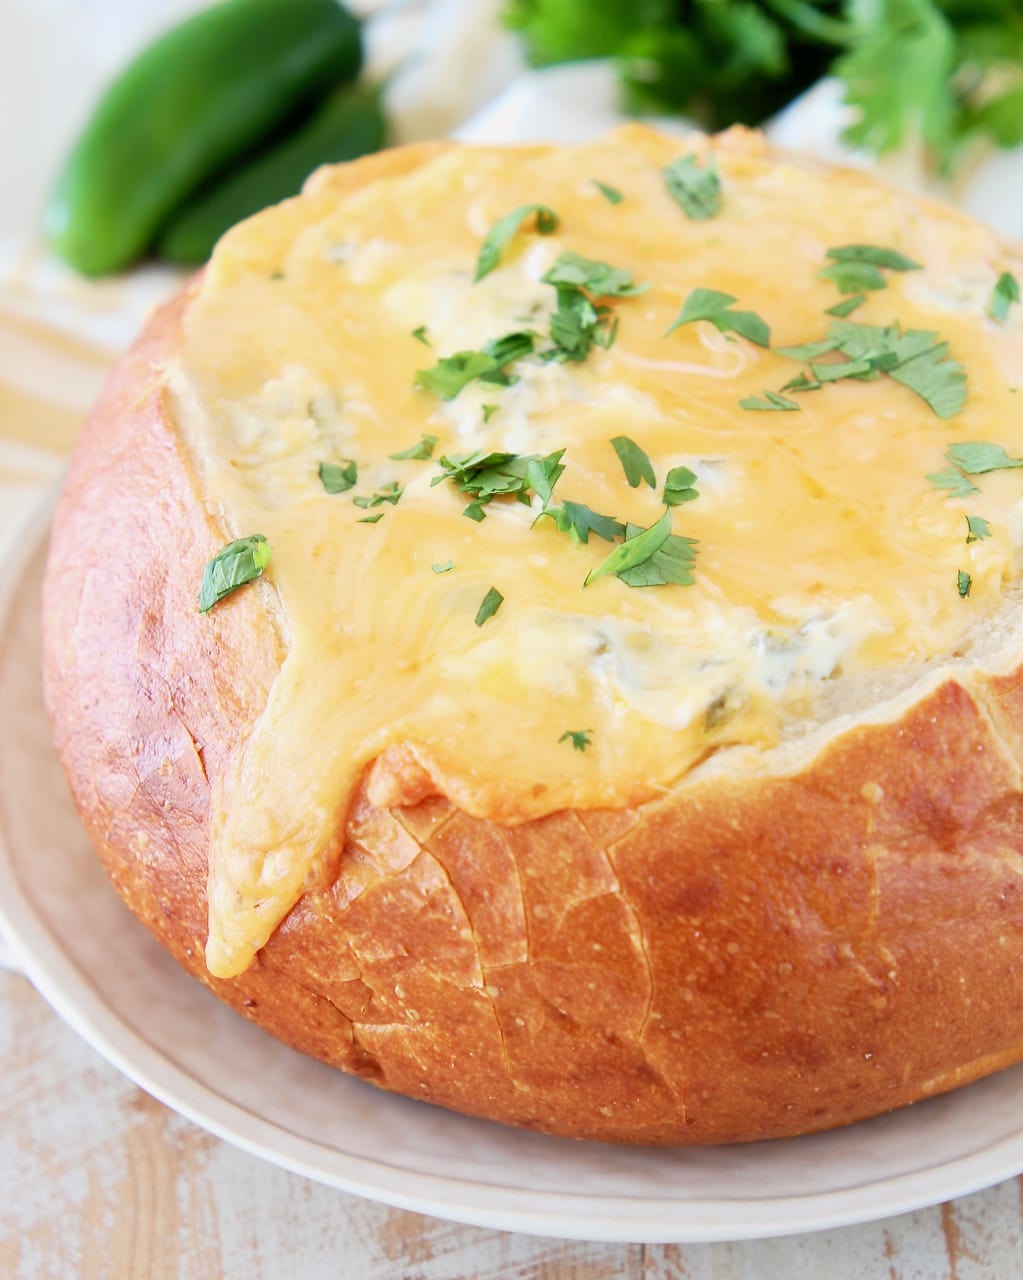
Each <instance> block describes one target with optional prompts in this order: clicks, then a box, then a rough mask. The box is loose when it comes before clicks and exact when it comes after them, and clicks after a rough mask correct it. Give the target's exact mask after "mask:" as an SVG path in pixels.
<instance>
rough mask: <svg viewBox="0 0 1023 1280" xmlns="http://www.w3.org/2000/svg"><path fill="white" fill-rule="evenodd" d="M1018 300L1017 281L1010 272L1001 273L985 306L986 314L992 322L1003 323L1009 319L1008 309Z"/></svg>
mask: <svg viewBox="0 0 1023 1280" xmlns="http://www.w3.org/2000/svg"><path fill="white" fill-rule="evenodd" d="M1019 300H1020V296H1019V281H1018V280H1017V279H1016V277H1015V276H1014V275H1013V274H1012V272H1011V271H1003V272H1002V274H1001V275H1000V276H999V277H998V280H997V281H996V282H995V287H994V289H993V291H992V293H991V301H990V302H989V303H988V304H987V313H988V315H989V316H990V317H991V319H992V320H1001V321H1002V322H1003V323H1004V322H1005V321H1006V320H1008V318H1009V308H1010V307H1011V306H1012V304H1013V303H1014V302H1019Z"/></svg>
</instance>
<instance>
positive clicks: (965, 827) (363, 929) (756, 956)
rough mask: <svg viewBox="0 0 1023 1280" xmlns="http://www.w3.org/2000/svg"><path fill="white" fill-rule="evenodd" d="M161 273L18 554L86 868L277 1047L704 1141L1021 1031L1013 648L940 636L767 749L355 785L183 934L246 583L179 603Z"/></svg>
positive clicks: (596, 1125) (388, 1083)
mask: <svg viewBox="0 0 1023 1280" xmlns="http://www.w3.org/2000/svg"><path fill="white" fill-rule="evenodd" d="M187 296H188V295H187V293H186V294H184V295H182V296H181V297H180V298H178V299H177V300H176V301H175V302H174V303H172V304H171V305H170V306H169V307H168V308H166V309H165V310H164V311H163V312H162V313H160V314H159V315H158V316H157V317H156V318H155V319H154V321H153V322H152V324H151V325H150V327H149V329H148V331H147V333H146V334H145V336H144V337H143V339H142V340H141V342H140V343H139V344H138V345H137V347H136V348H135V349H134V351H133V352H132V353H131V354H130V356H129V357H128V358H127V359H126V361H125V362H124V363H123V364H122V366H121V367H120V369H119V370H118V372H117V373H116V375H115V376H114V378H113V380H112V381H111V383H110V384H109V385H108V387H107V389H106V392H105V394H104V396H103V398H102V400H101V402H100V404H99V405H98V407H97V409H96V411H95V413H94V414H93V416H92V419H91V421H90V423H89V425H88V428H87V431H86V433H85V436H84V439H83V441H82V444H81V447H80V449H79V451H78V453H77V455H76V458H75V460H74V464H73V466H72V469H71V472H70V475H69V478H68V480H67V484H66V488H65V491H64V495H63V499H62V502H61V505H60V510H59V512H58V515H57V519H56V524H55V528H54V534H53V542H52V548H51V554H50V562H49V568H48V574H47V580H46V584H45V601H44V614H45V626H46V647H45V680H46V696H47V702H48V707H49V711H50V714H51V716H52V719H53V722H54V726H55V733H56V739H57V743H58V748H59V752H60V755H61V758H62V761H63V764H64V767H65V769H66V771H67V774H68V776H69V779H70V782H71V786H72V789H73V792H74V796H75V800H76V803H77V805H78V807H79V809H80V811H81V813H82V816H83V819H84V821H85V823H86V825H87V826H88V829H89V831H90V833H91V835H92V838H93V840H94V841H95V843H96V846H97V848H98V850H99V852H100V855H101V857H102V859H103V861H104V864H105V866H106V868H107V871H108V872H109V874H110V876H111V878H112V880H113V882H114V884H115V885H116V886H117V888H118V889H119V891H120V892H121V894H122V895H123V896H124V898H125V899H126V900H127V902H128V903H129V905H130V906H131V908H132V909H133V910H134V911H135V913H136V914H137V915H138V916H139V917H140V918H141V919H142V920H144V921H145V923H146V924H147V925H148V926H149V927H150V929H152V930H153V932H154V933H155V934H156V935H157V937H159V938H160V939H161V941H162V942H163V943H164V944H165V945H166V946H167V947H168V948H169V949H170V950H171V951H172V952H173V953H174V955H175V956H177V958H178V959H179V960H180V962H181V963H182V964H183V965H184V966H185V967H186V969H188V970H189V971H190V972H192V973H193V974H194V975H195V976H196V977H198V978H199V979H200V980H201V981H203V982H205V983H206V984H207V985H208V986H210V987H211V988H212V989H213V990H214V991H215V992H216V993H217V994H218V995H219V996H220V997H222V998H223V999H224V1000H226V1001H227V1002H228V1003H229V1004H231V1005H233V1006H234V1007H235V1008H238V1009H240V1010H242V1011H243V1012H244V1013H245V1014H246V1016H248V1017H249V1018H251V1019H252V1020H253V1021H255V1022H257V1023H258V1024H260V1025H261V1026H262V1027H264V1028H266V1030H268V1031H269V1032H271V1033H272V1034H274V1035H276V1036H278V1037H280V1038H281V1039H283V1040H285V1041H286V1042H288V1043H289V1044H291V1045H293V1046H294V1047H295V1048H296V1049H299V1050H301V1051H303V1052H305V1053H309V1054H312V1055H314V1056H316V1057H318V1058H321V1059H323V1060H324V1061H326V1062H329V1063H333V1064H334V1065H336V1066H337V1067H340V1068H341V1069H343V1070H345V1071H347V1072H350V1073H353V1074H355V1075H358V1076H361V1077H362V1078H364V1079H366V1080H368V1081H371V1082H373V1083H375V1084H377V1085H380V1086H381V1087H383V1088H385V1089H389V1090H393V1091H395V1092H397V1093H401V1094H407V1095H410V1096H412V1097H416V1098H422V1099H425V1100H428V1101H431V1102H435V1103H439V1104H441V1105H443V1106H446V1107H451V1108H454V1109H456V1110H458V1111H461V1112H466V1113H469V1114H472V1115H478V1116H485V1117H490V1118H493V1119H496V1120H500V1121H504V1122H506V1123H510V1124H515V1125H523V1126H527V1127H532V1128H536V1129H541V1130H545V1131H549V1132H552V1133H557V1134H562V1135H567V1136H570V1137H576V1138H594V1139H604V1140H614V1141H623V1142H646V1143H720V1142H735V1141H742V1140H747V1139H759V1138H767V1137H776V1136H781V1135H791V1134H797V1133H803V1132H808V1131H812V1130H818V1129H825V1128H828V1127H832V1126H836V1125H842V1124H846V1123H849V1122H850V1121H855V1120H857V1119H860V1118H862V1117H866V1116H870V1115H873V1114H876V1113H879V1112H883V1111H886V1110H889V1109H892V1108H896V1107H900V1106H902V1105H904V1104H906V1103H910V1102H913V1101H914V1100H917V1099H920V1098H923V1097H926V1096H928V1095H930V1094H935V1093H938V1092H941V1091H943V1090H946V1089H949V1088H952V1087H954V1086H957V1085H960V1084H963V1083H965V1082H967V1081H969V1080H972V1079H975V1078H977V1077H979V1076H981V1075H984V1074H986V1073H988V1072H990V1071H993V1070H996V1069H998V1068H1000V1067H1003V1066H1006V1065H1008V1064H1010V1063H1012V1062H1015V1061H1017V1060H1018V1059H1019V1058H1021V1057H1023V963H1021V959H1020V957H1021V956H1023V877H1021V869H1023V856H1021V850H1023V794H1021V788H1020V768H1019V764H1018V761H1019V760H1020V759H1023V729H1021V726H1023V674H1021V673H1020V672H1017V673H1015V674H1012V675H1005V676H1000V677H987V676H983V675H981V674H979V673H977V672H975V671H970V670H968V669H967V668H963V669H962V672H961V674H960V676H959V677H958V678H953V677H952V676H951V675H949V676H947V677H946V678H938V679H935V678H931V679H930V680H929V682H928V684H927V686H926V689H925V691H924V693H923V694H922V695H921V696H919V697H917V698H916V700H915V701H914V700H912V699H911V698H909V697H907V698H905V699H904V700H903V702H902V704H900V706H901V710H900V711H899V713H898V714H894V713H893V715H892V716H891V717H890V718H888V719H886V720H879V719H877V718H876V717H875V722H872V723H871V722H867V721H862V722H860V723H850V724H848V725H846V726H845V727H844V728H843V729H842V731H841V732H836V733H834V734H833V735H832V737H831V739H830V740H829V741H828V743H827V745H825V746H824V747H823V748H822V749H821V750H820V751H819V752H818V753H817V754H813V755H810V756H808V757H807V758H805V759H803V760H802V761H801V763H800V767H799V769H798V771H795V772H791V773H788V774H784V775H782V774H779V775H776V776H771V775H767V774H761V775H759V776H739V777H729V776H727V775H726V774H725V773H724V771H723V770H716V771H713V772H712V773H711V774H709V775H708V776H704V777H700V776H697V777H695V778H693V779H691V780H689V781H688V782H687V783H686V784H685V785H683V786H682V787H680V788H679V789H678V791H677V792H675V793H674V794H672V795H669V796H667V797H665V798H664V799H663V800H661V801H658V802H656V803H653V804H649V805H647V806H644V807H643V808H640V809H635V810H629V811H624V812H611V811H594V812H572V811H568V812H561V813H556V814H553V815H552V816H550V817H547V818H544V819H543V820H539V821H531V822H527V823H524V824H521V825H517V826H509V827H502V826H499V825H497V824H493V823H488V822H486V821H482V820H479V819H475V818H472V817H470V816H468V815H467V814H465V813H464V812H461V811H460V810H458V809H457V808H456V807H454V806H453V805H452V804H450V803H449V802H448V801H446V800H445V799H444V798H443V797H439V796H435V795H434V796H430V795H427V796H425V797H424V798H423V799H422V800H421V801H420V802H419V803H417V804H414V805H410V806H406V807H403V808H394V809H389V808H387V807H383V806H380V805H378V804H374V803H373V800H372V799H371V796H373V795H377V796H378V797H379V795H380V792H381V789H380V788H379V787H378V788H377V789H376V790H374V785H373V776H372V773H373V771H372V768H371V769H370V770H369V771H368V772H367V775H366V777H364V779H363V783H362V786H361V787H360V790H359V792H358V794H357V797H356V800H355V804H354V806H353V808H352V811H351V813H350V814H349V818H348V825H347V829H346V833H345V844H344V851H343V856H342V858H341V864H340V872H339V875H338V878H337V880H336V881H335V882H334V883H333V884H331V885H329V886H327V887H326V888H324V889H322V890H321V891H319V892H315V893H310V894H308V895H307V896H306V897H304V898H303V899H302V900H301V901H300V902H299V903H298V905H297V906H296V907H295V908H294V909H293V910H292V911H291V913H290V915H289V916H288V917H287V919H286V920H285V922H284V923H283V925H282V926H281V927H280V928H279V929H278V931H277V932H276V934H275V935H274V936H273V937H272V939H271V941H270V942H269V944H268V945H267V946H266V947H264V949H263V950H262V951H261V953H260V954H259V956H258V958H257V960H256V962H255V963H254V965H253V966H252V967H251V968H250V969H249V970H248V971H247V972H245V973H244V974H242V975H241V976H240V977H237V978H235V979H232V980H230V981H218V980H216V979H213V978H211V977H210V976H209V975H208V973H207V972H206V970H205V966H204V963H203V945H204V941H205V933H206V898H205V882H206V856H207V855H206V842H207V824H208V818H209V797H210V780H211V779H214V778H216V777H217V776H219V774H220V773H221V772H222V771H223V770H224V769H225V767H226V765H227V761H228V758H229V754H230V752H231V750H232V748H233V746H234V745H235V744H236V743H237V742H238V741H239V738H240V736H241V735H242V734H244V732H245V730H246V727H247V726H249V725H251V723H252V722H253V721H254V719H255V717H256V716H257V715H258V713H259V711H260V709H261V708H262V706H263V705H264V703H265V700H266V697H267V692H268V690H269V688H270V685H271V683H272V681H273V678H274V675H275V673H276V671H277V669H278V667H279V665H280V661H281V656H282V655H281V652H280V648H279V642H278V641H277V640H276V639H275V633H274V630H273V628H271V627H268V626H267V625H265V620H266V603H265V599H264V597H263V596H262V595H261V593H260V592H258V591H249V592H244V593H240V594H239V596H238V598H237V599H236V601H235V602H234V603H233V606H232V608H230V609H225V610H218V611H214V613H213V614H210V615H209V616H208V617H205V618H200V617H199V616H198V615H197V613H196V611H195V603H194V601H195V584H196V583H197V582H198V581H199V579H200V576H201V571H202V566H203V563H204V562H205V560H206V559H207V558H208V557H209V556H210V555H211V554H213V553H214V551H216V550H217V549H218V547H219V546H220V545H221V544H222V542H223V536H222V531H220V530H219V529H218V528H217V526H216V524H215V521H214V520H213V519H212V517H211V516H210V515H208V513H207V512H206V509H205V506H204V502H203V496H202V493H201V490H200V485H199V480H198V478H197V476H196V475H195V473H194V471H193V469H192V468H191V465H190V463H189V461H188V458H187V457H186V455H185V452H184V450H183V446H182V444H181V442H180V440H179V437H178V434H177V432H176V430H175V425H174V422H173V421H172V420H171V418H170V416H169V411H168V400H167V396H166V393H165V391H164V389H163V386H162V381H161V366H162V364H163V363H164V361H165V360H166V359H167V358H168V357H169V356H170V355H171V354H172V353H173V352H174V351H175V350H176V348H177V346H178V344H179V331H180V325H181V317H182V312H183V308H184V307H185V306H186V305H187Z"/></svg>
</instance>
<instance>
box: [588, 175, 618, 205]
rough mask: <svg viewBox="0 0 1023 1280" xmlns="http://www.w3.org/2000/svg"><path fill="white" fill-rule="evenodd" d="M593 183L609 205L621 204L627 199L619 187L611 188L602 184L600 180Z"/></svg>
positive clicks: (597, 179)
mask: <svg viewBox="0 0 1023 1280" xmlns="http://www.w3.org/2000/svg"><path fill="white" fill-rule="evenodd" d="M593 181H594V184H595V186H596V188H597V190H598V191H599V192H600V194H601V195H602V196H603V197H604V199H605V200H606V201H607V202H608V204H621V203H622V201H623V200H624V199H625V197H624V196H623V195H622V193H621V192H620V191H619V190H618V188H617V187H612V186H609V185H608V184H607V183H606V182H601V181H600V180H599V178H594V179H593Z"/></svg>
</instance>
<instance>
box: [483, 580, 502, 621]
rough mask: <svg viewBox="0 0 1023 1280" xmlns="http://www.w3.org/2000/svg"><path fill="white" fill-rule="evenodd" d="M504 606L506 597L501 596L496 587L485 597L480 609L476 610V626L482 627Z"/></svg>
mask: <svg viewBox="0 0 1023 1280" xmlns="http://www.w3.org/2000/svg"><path fill="white" fill-rule="evenodd" d="M502 604H504V596H503V595H501V593H500V591H498V589H497V588H496V587H491V588H490V590H489V591H488V592H487V594H486V595H485V596H484V597H483V601H482V603H481V604H480V607H479V608H478V609H477V610H476V625H477V626H478V627H482V626H483V624H484V622H486V621H487V619H488V618H492V617H493V616H494V614H495V613H496V612H497V611H498V609H500V607H501V605H502Z"/></svg>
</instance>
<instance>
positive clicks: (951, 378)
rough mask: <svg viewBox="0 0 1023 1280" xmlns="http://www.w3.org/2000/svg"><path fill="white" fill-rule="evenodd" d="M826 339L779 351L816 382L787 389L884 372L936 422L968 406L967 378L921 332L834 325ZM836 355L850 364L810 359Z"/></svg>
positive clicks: (934, 339)
mask: <svg viewBox="0 0 1023 1280" xmlns="http://www.w3.org/2000/svg"><path fill="white" fill-rule="evenodd" d="M828 334H829V336H828V337H827V338H824V339H822V340H821V341H819V342H809V343H804V344H803V345H802V346H796V347H777V348H776V351H777V352H778V354H779V355H781V356H785V357H786V358H787V359H790V360H806V361H808V362H809V363H810V368H811V371H812V373H813V375H814V377H815V379H816V380H817V381H816V383H810V382H809V381H807V382H806V383H802V384H801V383H799V381H798V380H794V381H792V382H789V383H787V384H786V386H785V387H783V388H782V390H783V391H785V390H810V389H812V387H814V386H816V385H819V383H820V382H821V381H829V382H833V381H835V380H836V379H839V378H870V377H874V376H876V375H877V374H878V373H886V374H888V376H889V377H891V378H894V379H895V380H896V382H901V383H902V384H903V385H904V386H906V387H908V388H909V389H910V390H911V391H913V392H915V393H916V394H917V395H918V396H920V398H921V399H922V400H924V401H925V402H926V403H927V404H928V405H929V406H930V408H931V409H932V410H933V411H934V412H935V413H936V414H937V415H938V417H939V418H951V417H953V416H954V415H955V414H957V413H958V412H959V411H960V409H962V407H963V405H964V404H965V403H966V374H965V372H964V370H963V367H962V365H960V364H959V363H958V361H956V360H953V359H951V358H950V357H949V355H948V343H947V342H942V341H941V340H940V339H939V338H938V335H937V334H936V333H932V332H929V331H927V330H923V329H907V330H905V331H903V330H902V329H901V328H900V327H899V325H898V324H892V325H888V326H887V327H885V326H881V325H870V324H859V323H857V322H856V321H855V320H835V321H832V323H831V325H830V326H829V330H828ZM832 351H835V352H838V353H840V354H841V355H844V356H845V357H846V358H847V359H848V361H849V362H850V365H851V366H852V367H849V366H845V367H843V366H842V365H841V364H840V363H835V364H828V365H821V364H815V363H814V361H815V360H816V359H817V358H818V357H819V356H822V355H826V354H828V353H829V352H832Z"/></svg>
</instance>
